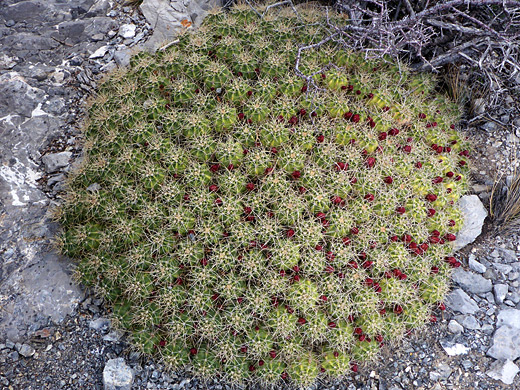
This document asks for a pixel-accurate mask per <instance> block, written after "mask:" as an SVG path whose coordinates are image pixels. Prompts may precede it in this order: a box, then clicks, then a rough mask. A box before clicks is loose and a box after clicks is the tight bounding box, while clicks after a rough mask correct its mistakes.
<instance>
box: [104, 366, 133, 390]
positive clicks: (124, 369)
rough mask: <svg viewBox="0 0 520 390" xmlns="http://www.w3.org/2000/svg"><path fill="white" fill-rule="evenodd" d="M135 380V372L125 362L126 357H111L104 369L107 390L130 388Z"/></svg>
mask: <svg viewBox="0 0 520 390" xmlns="http://www.w3.org/2000/svg"><path fill="white" fill-rule="evenodd" d="M133 381H134V372H133V370H132V369H131V368H130V367H128V366H127V365H126V363H125V359H123V358H117V359H110V360H109V361H108V362H107V363H106V364H105V369H104V370H103V384H104V389H105V390H130V389H131V388H132V383H133Z"/></svg>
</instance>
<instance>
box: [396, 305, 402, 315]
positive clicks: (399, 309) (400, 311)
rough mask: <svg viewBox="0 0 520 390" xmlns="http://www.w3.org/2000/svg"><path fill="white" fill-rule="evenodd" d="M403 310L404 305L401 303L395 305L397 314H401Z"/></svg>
mask: <svg viewBox="0 0 520 390" xmlns="http://www.w3.org/2000/svg"><path fill="white" fill-rule="evenodd" d="M402 312H403V307H402V306H401V305H395V306H394V313H395V314H401V313H402Z"/></svg>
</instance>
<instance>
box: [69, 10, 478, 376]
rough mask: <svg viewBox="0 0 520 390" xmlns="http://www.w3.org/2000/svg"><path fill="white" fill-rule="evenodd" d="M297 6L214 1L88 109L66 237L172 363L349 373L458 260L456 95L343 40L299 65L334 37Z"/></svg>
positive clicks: (461, 154)
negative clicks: (195, 26) (201, 18)
mask: <svg viewBox="0 0 520 390" xmlns="http://www.w3.org/2000/svg"><path fill="white" fill-rule="evenodd" d="M292 12H293V11H292V10H290V9H289V10H286V9H279V8H278V9H272V10H270V11H269V12H268V13H267V15H266V16H265V17H264V18H263V19H260V18H259V17H258V16H257V15H256V14H255V13H254V12H253V11H251V10H250V9H248V8H247V7H240V6H236V7H235V8H232V9H231V10H230V11H229V12H227V13H224V12H214V13H212V14H211V15H210V16H209V17H208V18H207V19H206V20H205V22H204V24H203V25H202V26H201V27H200V29H199V30H197V31H195V32H185V33H183V34H181V36H180V42H179V43H177V44H175V45H172V46H170V47H168V48H167V49H166V50H164V51H159V52H157V53H156V54H153V55H152V54H145V53H141V54H138V55H136V56H134V57H133V58H132V59H131V62H130V66H129V67H128V68H126V69H124V70H119V71H116V72H115V73H113V74H112V75H111V76H110V77H108V78H107V80H106V81H105V82H104V83H103V84H102V85H101V86H100V89H99V93H98V95H97V97H96V98H95V100H94V101H93V103H92V104H91V106H90V108H89V118H88V123H87V124H86V126H85V154H86V156H85V162H84V164H83V166H82V167H81V168H79V169H78V170H77V171H76V172H74V173H73V174H72V175H71V177H70V180H69V186H68V192H67V197H66V202H65V204H64V206H63V207H62V209H61V210H60V211H61V212H60V213H59V220H60V221H61V223H62V225H63V228H64V232H63V235H62V236H61V239H60V242H61V244H62V251H63V253H64V254H66V255H68V256H70V257H71V258H74V259H77V272H76V274H77V276H78V278H79V280H81V281H82V283H83V284H84V285H86V286H89V287H93V288H95V291H96V292H97V293H98V294H99V295H100V296H103V297H104V298H105V299H106V300H107V302H109V304H110V306H111V308H112V309H113V317H114V319H115V321H116V323H117V324H118V325H119V326H120V327H121V328H122V329H125V330H127V331H128V332H129V334H130V335H131V338H132V340H133V342H134V344H135V346H137V347H138V348H139V349H140V350H141V351H142V352H144V353H147V354H152V355H155V356H157V357H158V358H160V359H162V360H163V361H164V362H165V363H166V364H168V365H169V366H170V367H171V368H172V369H176V368H187V369H191V370H192V371H193V372H194V373H195V374H197V375H200V376H202V377H211V376H214V375H220V376H221V377H223V378H225V379H226V380H228V381H230V382H232V383H238V382H250V381H259V382H262V383H276V382H278V381H290V382H292V383H295V384H297V385H308V384H311V383H313V382H314V381H315V380H316V379H317V378H320V377H324V376H328V377H332V378H337V377H341V376H344V375H346V374H348V373H349V372H350V371H351V369H353V368H355V369H356V370H357V367H358V364H359V363H361V362H363V361H367V360H370V359H373V358H374V357H375V356H376V355H377V353H378V351H379V348H380V346H381V344H382V343H386V342H388V341H392V340H396V339H399V338H400V337H403V336H404V335H405V334H406V333H407V331H409V330H410V329H413V328H417V327H419V326H422V325H424V324H425V323H427V322H428V321H429V320H430V316H431V312H432V310H434V309H435V308H437V307H439V305H440V304H441V301H442V300H443V298H444V296H445V293H446V291H447V289H448V283H447V281H448V276H449V271H450V268H451V267H454V266H457V264H458V265H460V263H458V262H457V261H456V260H451V259H453V257H450V252H451V251H452V240H454V239H455V237H456V234H457V231H458V229H460V227H461V214H460V211H459V210H458V209H457V207H456V203H457V200H458V199H459V197H460V196H461V195H462V194H463V193H464V191H465V190H466V186H467V180H466V178H467V172H468V164H467V162H468V154H469V153H468V146H467V145H466V142H465V141H464V140H463V139H461V137H460V136H459V135H458V134H457V132H456V130H455V127H454V126H452V125H453V124H455V123H456V122H457V119H458V108H457V106H455V105H454V104H453V103H451V102H450V101H449V100H448V98H446V97H444V96H441V95H438V94H436V93H435V92H434V90H433V87H434V85H435V83H434V80H432V78H431V77H430V76H429V75H416V76H414V75H412V74H410V73H409V72H408V71H407V70H406V67H405V66H403V65H401V66H400V67H398V66H397V65H395V64H393V63H391V62H389V61H387V62H374V61H371V60H365V59H364V57H363V56H362V55H360V54H357V53H352V52H348V51H345V50H344V48H342V47H341V46H335V44H333V43H332V41H331V42H328V43H326V44H323V45H321V46H320V47H318V48H314V49H309V50H304V51H302V56H301V61H300V64H299V69H300V71H301V72H302V73H303V74H305V75H312V77H311V78H309V79H305V78H302V77H300V76H298V74H297V73H296V71H295V63H296V56H297V48H298V46H299V45H302V44H312V43H315V42H319V41H320V40H322V39H323V38H324V37H326V36H327V34H328V32H327V29H326V26H327V24H326V23H321V24H320V23H317V22H320V21H324V20H323V15H324V14H323V13H320V12H318V11H316V10H312V9H305V8H301V9H300V10H299V13H300V18H297V17H296V16H295V15H294V14H293V13H292ZM331 18H332V20H333V21H336V22H338V23H347V22H348V21H347V20H346V19H343V18H342V16H341V15H332V16H331ZM304 24H308V25H307V26H305V27H304ZM329 63H334V64H335V65H336V66H328V67H326V65H329ZM324 67H325V68H324ZM320 69H322V70H321V71H320ZM311 80H312V82H310V81H311ZM93 183H98V185H99V190H96V191H91V190H90V189H89V188H88V187H89V186H90V185H91V184H93Z"/></svg>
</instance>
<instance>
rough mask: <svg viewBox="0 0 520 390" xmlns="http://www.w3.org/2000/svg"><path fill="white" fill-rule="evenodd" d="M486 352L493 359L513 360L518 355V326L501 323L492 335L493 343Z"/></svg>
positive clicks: (519, 353) (519, 333) (519, 336)
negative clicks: (513, 326)
mask: <svg viewBox="0 0 520 390" xmlns="http://www.w3.org/2000/svg"><path fill="white" fill-rule="evenodd" d="M487 354H488V355H489V356H491V357H494V358H495V359H502V360H506V359H510V360H515V359H517V358H518V357H520V332H519V330H518V328H512V327H510V326H508V325H503V326H501V327H500V328H498V329H497V330H496V331H495V334H494V335H493V345H492V346H491V348H489V350H488V351H487Z"/></svg>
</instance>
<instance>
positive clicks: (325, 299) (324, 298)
mask: <svg viewBox="0 0 520 390" xmlns="http://www.w3.org/2000/svg"><path fill="white" fill-rule="evenodd" d="M320 299H321V300H322V301H323V302H327V300H328V298H327V296H326V295H322V296H321V297H320Z"/></svg>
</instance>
